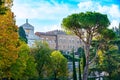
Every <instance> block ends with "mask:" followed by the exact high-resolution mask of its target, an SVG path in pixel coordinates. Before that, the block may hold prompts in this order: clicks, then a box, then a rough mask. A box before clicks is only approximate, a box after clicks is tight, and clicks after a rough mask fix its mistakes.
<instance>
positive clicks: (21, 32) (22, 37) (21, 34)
mask: <svg viewBox="0 0 120 80" xmlns="http://www.w3.org/2000/svg"><path fill="white" fill-rule="evenodd" d="M18 33H19V39H20V40H21V41H24V42H25V43H28V40H27V38H26V34H25V31H24V29H23V27H19V30H18Z"/></svg>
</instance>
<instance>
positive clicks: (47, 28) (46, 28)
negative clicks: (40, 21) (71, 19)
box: [35, 25, 62, 32]
mask: <svg viewBox="0 0 120 80" xmlns="http://www.w3.org/2000/svg"><path fill="white" fill-rule="evenodd" d="M41 30H42V32H47V31H51V30H62V29H61V26H60V25H48V26H43V27H41V28H37V29H35V32H37V31H41Z"/></svg>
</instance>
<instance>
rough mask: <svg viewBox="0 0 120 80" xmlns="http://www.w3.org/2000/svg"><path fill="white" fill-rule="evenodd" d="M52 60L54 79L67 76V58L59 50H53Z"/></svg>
mask: <svg viewBox="0 0 120 80" xmlns="http://www.w3.org/2000/svg"><path fill="white" fill-rule="evenodd" d="M51 60H52V71H53V74H54V79H55V80H56V79H60V78H62V77H63V78H67V72H68V71H67V70H68V69H67V59H66V58H65V57H64V56H63V55H62V54H61V53H60V52H59V51H53V52H52V53H51ZM60 80H63V79H60Z"/></svg>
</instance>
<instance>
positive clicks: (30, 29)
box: [20, 19, 40, 47]
mask: <svg viewBox="0 0 120 80" xmlns="http://www.w3.org/2000/svg"><path fill="white" fill-rule="evenodd" d="M20 27H23V29H24V31H25V33H26V38H27V39H28V45H29V46H30V47H33V46H34V45H35V41H38V40H40V37H38V36H36V35H35V34H34V26H32V25H31V24H29V23H28V19H26V23H25V24H23V25H21V26H20Z"/></svg>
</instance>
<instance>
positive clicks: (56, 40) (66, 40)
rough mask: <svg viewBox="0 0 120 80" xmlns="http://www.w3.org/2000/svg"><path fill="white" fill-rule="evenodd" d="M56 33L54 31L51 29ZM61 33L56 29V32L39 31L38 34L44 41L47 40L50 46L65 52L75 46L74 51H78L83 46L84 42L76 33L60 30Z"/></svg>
mask: <svg viewBox="0 0 120 80" xmlns="http://www.w3.org/2000/svg"><path fill="white" fill-rule="evenodd" d="M51 32H52V33H54V32H53V31H51ZM58 32H59V34H57V32H56V31H55V34H51V33H50V32H49V34H48V32H47V33H40V32H37V33H36V35H37V36H39V37H40V38H41V40H42V41H46V42H47V43H48V44H49V46H50V48H52V49H56V50H61V51H64V52H70V51H72V49H73V48H74V51H77V49H78V48H79V47H82V46H83V44H82V42H81V40H80V39H79V38H78V37H77V36H75V35H67V34H64V33H62V32H61V31H58Z"/></svg>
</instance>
